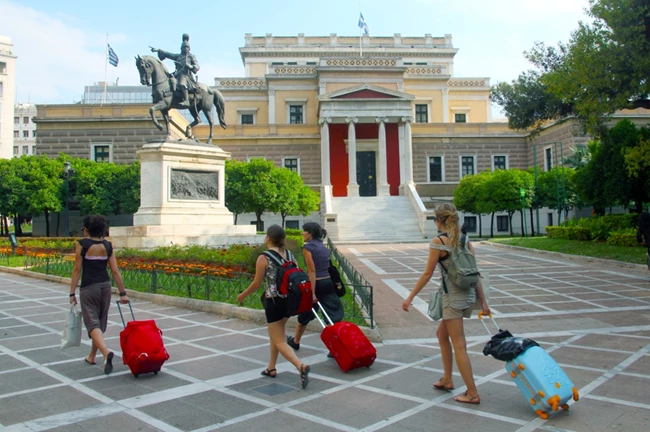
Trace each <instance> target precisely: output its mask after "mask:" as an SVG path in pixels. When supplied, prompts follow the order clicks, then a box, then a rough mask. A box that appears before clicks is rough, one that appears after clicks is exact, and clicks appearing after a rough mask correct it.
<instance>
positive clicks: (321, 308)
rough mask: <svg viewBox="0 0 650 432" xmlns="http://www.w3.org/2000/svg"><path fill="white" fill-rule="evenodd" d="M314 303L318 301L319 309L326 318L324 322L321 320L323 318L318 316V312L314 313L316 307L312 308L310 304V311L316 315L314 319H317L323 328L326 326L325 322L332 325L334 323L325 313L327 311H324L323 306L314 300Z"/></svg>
mask: <svg viewBox="0 0 650 432" xmlns="http://www.w3.org/2000/svg"><path fill="white" fill-rule="evenodd" d="M316 303H318V306H320V307H319V309H320V310H321V312H323V315H324V316H325V318H326V320H325V322H323V320H322V319H320V317H319V316H318V313H316V309H314V307H313V306H312V308H311V311H312V312H313V314H314V316H315V317H316V319H317V320H318V322H319V323H320V325H322V326H323V328H325V327H327V324H326V323H329V325H334V323H333V322H332V319H331V318H330V316H329V315H327V312H325V308H324V307H323V306H322V305H321V304H320V303H319V302H316ZM316 303H314V304H316Z"/></svg>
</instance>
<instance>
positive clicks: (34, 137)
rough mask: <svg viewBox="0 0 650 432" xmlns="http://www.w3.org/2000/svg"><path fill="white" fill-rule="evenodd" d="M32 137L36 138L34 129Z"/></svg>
mask: <svg viewBox="0 0 650 432" xmlns="http://www.w3.org/2000/svg"><path fill="white" fill-rule="evenodd" d="M32 137H33V138H36V129H34V130H33V131H32Z"/></svg>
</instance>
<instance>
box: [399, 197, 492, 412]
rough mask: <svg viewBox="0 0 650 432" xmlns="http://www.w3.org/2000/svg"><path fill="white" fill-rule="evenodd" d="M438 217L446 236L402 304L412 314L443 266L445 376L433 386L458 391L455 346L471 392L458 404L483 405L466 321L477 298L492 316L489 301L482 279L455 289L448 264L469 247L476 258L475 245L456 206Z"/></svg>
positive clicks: (445, 206)
mask: <svg viewBox="0 0 650 432" xmlns="http://www.w3.org/2000/svg"><path fill="white" fill-rule="evenodd" d="M435 215H436V225H437V226H438V230H439V231H441V232H442V234H440V235H439V236H437V237H436V238H434V239H433V241H432V242H431V244H430V245H429V259H428V261H427V265H426V268H425V270H424V273H422V276H420V279H418V281H417V283H416V284H415V287H413V290H412V291H411V293H410V294H409V296H408V297H407V298H406V300H404V303H402V309H404V310H405V311H406V312H408V310H409V305H410V304H411V302H412V301H413V299H414V298H415V296H416V295H418V293H419V292H420V291H421V290H422V288H424V286H425V285H426V284H427V282H429V280H430V279H431V276H433V272H434V271H435V268H436V266H437V265H438V264H440V266H441V267H443V268H442V269H441V273H442V283H443V284H444V286H445V287H446V290H445V291H446V292H443V294H442V307H443V309H442V321H441V322H440V325H439V326H438V331H437V332H436V336H437V337H438V342H439V344H440V353H441V356H442V364H443V368H444V374H443V377H442V378H440V380H438V381H437V382H436V383H434V384H433V386H434V387H435V388H436V389H439V390H446V391H449V390H453V389H454V384H453V381H452V369H453V357H452V346H453V352H455V353H456V365H457V366H458V371H459V372H460V376H461V377H462V378H463V382H464V383H465V385H466V386H467V391H466V392H465V393H464V394H462V395H459V396H456V398H455V400H456V401H457V402H462V403H471V404H479V403H481V398H480V397H479V394H478V390H477V388H476V383H475V382H474V376H473V374H472V365H471V363H470V360H469V355H468V354H467V342H466V340H465V329H464V327H463V317H464V318H469V317H470V316H471V314H472V307H473V305H474V303H475V302H476V299H477V298H478V300H479V302H480V304H481V308H482V309H483V313H484V314H485V315H489V314H490V308H489V307H488V305H487V302H486V301H485V296H484V295H483V288H482V286H481V283H480V279H479V283H478V285H477V287H476V289H469V290H462V289H461V288H459V287H457V286H455V285H454V284H453V282H452V281H451V280H449V279H448V277H447V271H446V270H447V266H446V265H445V264H444V262H445V261H446V260H447V259H449V257H450V254H451V251H452V248H458V247H468V248H469V250H470V251H471V252H472V254H474V248H473V246H472V244H471V243H470V242H469V240H467V238H466V236H465V235H462V233H461V229H460V226H459V223H458V222H459V221H458V213H457V212H456V207H454V205H453V204H441V205H438V206H437V207H436V209H435ZM450 339H451V342H450Z"/></svg>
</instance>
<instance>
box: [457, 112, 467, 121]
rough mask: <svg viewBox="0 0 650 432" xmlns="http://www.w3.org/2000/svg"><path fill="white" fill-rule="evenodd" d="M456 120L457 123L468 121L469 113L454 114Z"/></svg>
mask: <svg viewBox="0 0 650 432" xmlns="http://www.w3.org/2000/svg"><path fill="white" fill-rule="evenodd" d="M454 122H456V123H467V114H465V113H463V114H454Z"/></svg>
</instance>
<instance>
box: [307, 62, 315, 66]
mask: <svg viewBox="0 0 650 432" xmlns="http://www.w3.org/2000/svg"><path fill="white" fill-rule="evenodd" d="M317 64H318V63H316V62H307V66H316V65H317Z"/></svg>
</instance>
